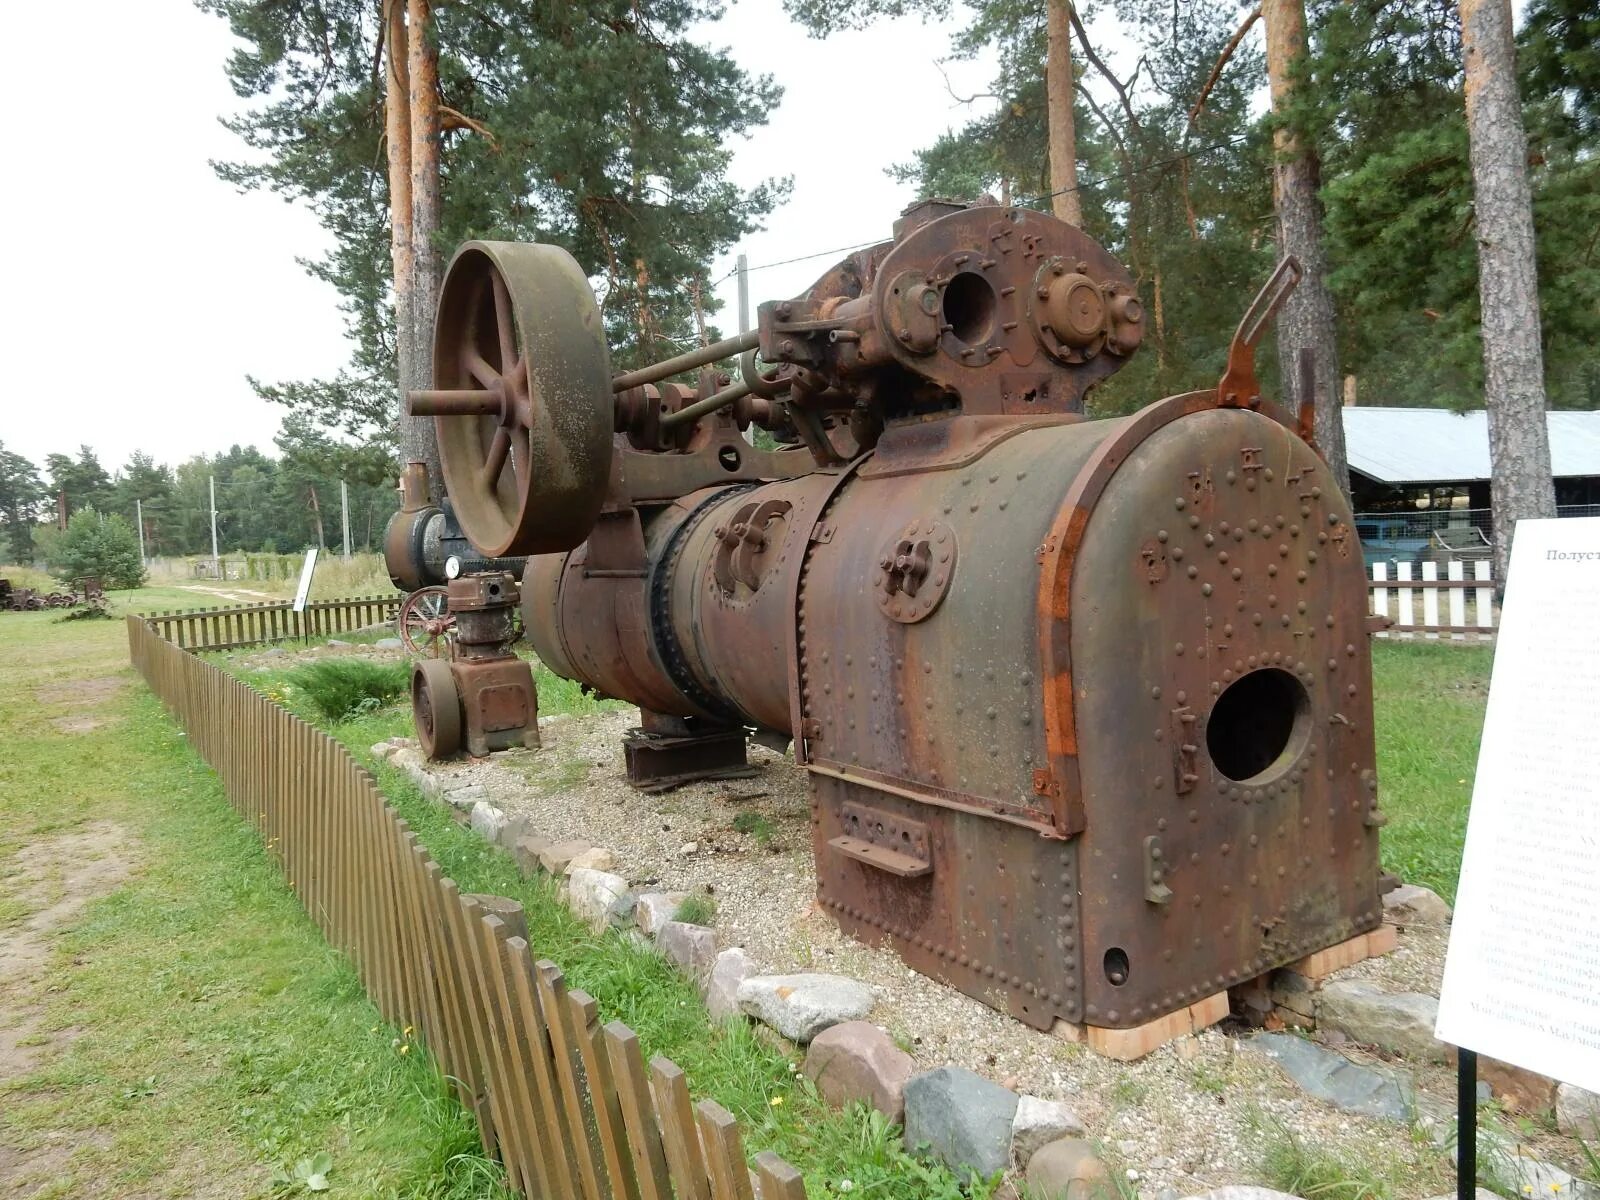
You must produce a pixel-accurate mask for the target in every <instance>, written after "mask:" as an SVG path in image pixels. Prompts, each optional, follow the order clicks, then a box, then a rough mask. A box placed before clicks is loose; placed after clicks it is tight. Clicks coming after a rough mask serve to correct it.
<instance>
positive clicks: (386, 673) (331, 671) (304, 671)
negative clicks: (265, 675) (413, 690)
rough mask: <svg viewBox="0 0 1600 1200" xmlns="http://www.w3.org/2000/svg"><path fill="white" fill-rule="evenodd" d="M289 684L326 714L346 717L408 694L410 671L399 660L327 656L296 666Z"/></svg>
mask: <svg viewBox="0 0 1600 1200" xmlns="http://www.w3.org/2000/svg"><path fill="white" fill-rule="evenodd" d="M286 682H287V685H288V686H290V687H294V688H298V689H299V690H300V691H301V692H303V693H304V694H305V697H306V699H307V700H308V701H309V702H310V703H311V705H312V706H313V707H314V708H315V709H316V710H317V712H318V713H320V714H321V715H322V716H323V717H325V718H327V719H328V720H332V721H346V720H349V719H350V718H351V717H356V716H360V715H361V714H362V713H365V712H375V711H377V710H378V709H380V708H382V707H383V706H384V705H385V704H387V703H389V702H390V701H392V700H394V699H395V697H397V696H403V695H407V694H408V692H409V689H410V686H411V671H410V669H409V667H408V666H407V664H405V663H400V662H371V661H369V660H367V659H364V658H325V659H322V660H321V661H319V662H314V663H307V664H306V665H305V666H303V667H296V668H295V669H294V670H292V671H290V672H289V674H288V677H287V681H286Z"/></svg>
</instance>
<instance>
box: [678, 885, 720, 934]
mask: <svg viewBox="0 0 1600 1200" xmlns="http://www.w3.org/2000/svg"><path fill="white" fill-rule="evenodd" d="M672 919H673V920H674V921H682V922H683V923H684V924H685V925H706V926H710V925H715V924H716V923H717V902H716V901H715V900H713V899H712V898H711V897H710V896H708V895H706V894H705V893H704V892H691V893H690V894H689V895H687V896H685V897H684V898H683V900H682V902H681V903H680V904H679V905H678V907H677V910H676V911H675V912H674V913H673V914H672Z"/></svg>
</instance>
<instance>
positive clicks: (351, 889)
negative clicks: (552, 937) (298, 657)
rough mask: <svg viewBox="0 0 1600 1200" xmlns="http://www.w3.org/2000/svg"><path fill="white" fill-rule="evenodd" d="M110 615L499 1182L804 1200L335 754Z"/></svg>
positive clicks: (304, 727)
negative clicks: (470, 889) (432, 1074)
mask: <svg viewBox="0 0 1600 1200" xmlns="http://www.w3.org/2000/svg"><path fill="white" fill-rule="evenodd" d="M159 620H160V618H142V617H137V616H130V617H129V618H128V645H129V654H130V657H131V658H132V660H133V664H134V666H135V667H136V668H137V669H138V671H139V672H140V674H142V675H143V676H144V678H145V680H146V681H147V682H148V683H149V685H150V688H151V690H152V691H154V692H155V694H156V695H157V696H158V697H159V698H160V699H161V701H162V702H163V703H164V704H165V705H166V706H167V708H168V709H170V710H171V712H172V714H173V715H174V717H175V718H176V719H177V720H178V721H179V723H180V724H182V726H183V727H184V729H185V730H186V731H187V734H188V738H189V742H190V744H191V745H192V746H193V747H194V748H195V750H196V751H197V752H198V753H199V754H200V756H201V757H202V758H204V759H205V760H206V762H208V763H209V764H211V766H212V767H213V768H214V769H215V770H216V772H217V774H218V775H219V776H220V777H221V779H222V783H223V786H224V788H225V789H226V791H227V795H228V799H229V800H230V802H231V803H232V804H233V806H234V807H235V808H236V809H237V810H238V811H239V813H240V814H241V815H242V816H243V817H244V818H245V819H246V820H247V821H249V822H250V823H251V824H252V825H253V826H254V827H255V828H256V830H257V831H258V832H259V833H260V835H261V837H262V839H263V840H264V842H265V844H266V846H267V850H268V852H269V853H270V854H271V855H272V856H273V857H274V858H275V859H276V860H277V862H278V864H279V866H280V867H281V868H282V870H283V872H284V875H285V877H286V878H287V879H288V882H289V886H290V887H291V888H292V889H293V890H294V892H295V894H296V895H297V896H299V898H300V901H301V903H302V904H303V905H304V906H305V910H306V912H307V913H309V914H310V916H311V918H312V919H313V920H314V921H316V923H317V925H318V926H319V927H320V928H321V929H322V931H323V933H324V934H325V935H326V937H327V938H328V940H329V942H331V943H332V944H333V945H334V946H336V947H337V948H338V949H339V950H341V951H343V952H344V953H345V954H346V955H348V956H349V958H350V960H351V961H352V962H353V963H354V965H355V968H356V970H357V971H358V972H359V974H360V976H361V980H362V983H363V984H364V985H365V987H366V990H367V994H368V995H369V996H371V997H372V999H373V1002H374V1003H375V1004H376V1005H377V1006H378V1008H379V1010H380V1011H381V1012H382V1013H383V1016H384V1018H385V1019H386V1020H387V1021H388V1022H389V1023H390V1024H392V1025H394V1026H396V1027H409V1028H411V1029H413V1030H415V1031H416V1033H417V1034H418V1035H420V1037H421V1039H422V1042H423V1044H424V1045H425V1047H426V1049H427V1050H428V1052H429V1053H430V1054H431V1055H432V1056H433V1058H434V1060H435V1062H436V1063H437V1064H438V1066H439V1069H440V1070H441V1071H442V1072H443V1073H444V1074H445V1075H446V1076H447V1077H448V1078H450V1079H451V1080H452V1081H453V1084H454V1086H455V1088H456V1089H457V1092H458V1094H459V1096H460V1098H461V1101H462V1103H463V1104H464V1105H466V1106H467V1107H468V1108H469V1109H470V1110H471V1111H472V1113H473V1114H474V1116H475V1117H476V1118H477V1123H478V1129H479V1131H480V1133H481V1135H482V1139H483V1146H484V1149H485V1151H486V1152H487V1153H489V1154H491V1155H493V1156H495V1157H497V1158H498V1159H499V1160H500V1162H501V1163H502V1164H503V1165H504V1167H505V1171H506V1176H507V1179H508V1181H509V1182H510V1184H511V1186H512V1187H513V1188H515V1189H516V1190H518V1191H519V1192H521V1194H522V1195H524V1196H527V1197H530V1198H532V1197H551V1198H553V1200H567V1198H568V1197H571V1198H574V1200H667V1198H668V1197H673V1196H676V1197H679V1198H680V1200H804V1197H805V1194H806V1190H805V1183H804V1181H803V1179H802V1178H801V1176H800V1173H799V1172H798V1171H796V1170H795V1169H794V1168H793V1167H792V1166H790V1165H789V1164H788V1163H786V1162H784V1161H783V1159H781V1158H779V1157H778V1156H777V1155H775V1154H772V1153H763V1154H759V1155H757V1156H756V1158H755V1169H754V1170H753V1171H752V1170H751V1169H750V1168H749V1167H748V1166H747V1165H746V1161H745V1153H744V1147H743V1142H742V1138H741V1136H740V1132H739V1125H738V1122H737V1121H736V1120H735V1118H734V1117H733V1116H732V1114H730V1113H729V1112H728V1111H727V1110H726V1109H724V1108H723V1107H722V1106H720V1105H718V1104H717V1103H716V1102H715V1101H712V1100H702V1101H700V1103H699V1104H692V1103H691V1101H690V1096H689V1088H688V1081H687V1080H686V1078H685V1077H684V1074H683V1072H682V1070H680V1069H679V1068H678V1067H677V1066H676V1065H674V1064H673V1063H672V1062H670V1061H669V1060H667V1059H664V1058H660V1057H657V1058H654V1059H652V1060H651V1062H650V1063H649V1065H648V1067H647V1066H646V1064H645V1062H644V1059H643V1054H642V1051H641V1049H640V1046H639V1040H638V1037H637V1036H636V1035H635V1034H634V1032H633V1031H632V1030H631V1029H629V1028H628V1027H627V1026H626V1025H623V1024H621V1023H620V1022H617V1021H612V1022H610V1023H609V1024H606V1025H601V1024H600V1017H599V1013H598V1005H597V1004H596V1002H595V1001H594V999H593V998H592V997H590V996H588V995H587V994H585V993H584V992H582V991H579V990H577V989H571V990H569V989H568V988H567V986H566V983H565V981H564V980H563V978H562V973H561V969H560V968H559V967H558V966H556V964H555V963H553V962H549V961H547V960H544V959H536V958H535V952H534V950H533V948H531V947H530V946H529V945H528V940H527V925H526V922H525V920H524V918H523V914H522V909H521V906H520V905H519V904H517V903H516V902H515V901H513V900H508V899H505V898H503V897H497V896H480V895H470V894H464V893H462V891H461V889H460V888H459V887H458V886H457V885H456V883H455V881H453V880H451V879H449V878H448V877H446V875H445V874H444V872H443V871H442V870H441V869H440V867H439V864H438V863H436V862H435V861H434V860H433V859H432V857H430V855H429V854H428V850H427V848H426V847H425V846H423V845H421V844H420V843H419V842H418V841H417V837H416V835H415V834H414V833H413V832H412V831H411V830H410V828H409V827H408V826H407V823H406V821H405V820H404V819H403V818H402V817H400V816H399V815H397V814H396V813H395V811H394V809H393V808H391V807H390V805H389V803H388V802H387V801H386V800H385V799H384V797H383V794H382V793H381V792H379V790H378V787H377V785H376V783H375V782H374V780H373V778H372V776H371V775H370V774H369V773H368V772H367V771H366V770H364V769H363V768H362V767H361V766H360V765H358V764H357V763H356V761H355V760H354V759H353V758H352V757H351V755H350V753H349V751H347V750H346V749H345V748H344V747H343V746H342V745H340V744H339V743H338V742H336V741H334V740H333V739H332V738H330V737H328V736H327V735H326V734H324V733H322V732H321V731H320V730H318V729H316V728H315V727H314V726H312V725H310V724H308V723H306V722H305V721H302V720H300V719H299V718H298V717H296V716H294V715H293V714H292V713H290V712H288V711H287V710H286V709H284V708H281V707H279V706H278V705H276V704H274V703H272V702H271V701H270V700H268V699H267V698H266V697H265V696H263V695H261V694H260V693H259V692H257V691H255V690H254V689H252V688H250V687H249V686H247V685H246V684H244V683H242V682H240V681H239V680H238V679H235V678H234V677H233V676H231V675H229V674H228V673H227V672H225V671H222V670H220V669H218V668H217V667H215V666H213V665H211V664H210V663H207V662H205V661H204V660H202V659H199V658H196V657H195V656H194V655H192V654H190V653H187V652H186V651H185V650H184V649H182V648H180V647H179V646H177V645H174V644H173V643H172V642H171V641H169V640H168V639H167V638H165V637H163V636H162V634H161V632H160V630H159V629H158V627H157V623H158V621H159Z"/></svg>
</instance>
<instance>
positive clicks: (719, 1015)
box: [663, 922, 756, 1021]
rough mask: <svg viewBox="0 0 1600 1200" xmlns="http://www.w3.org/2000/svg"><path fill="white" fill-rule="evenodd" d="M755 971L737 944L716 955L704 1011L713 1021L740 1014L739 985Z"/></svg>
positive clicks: (707, 981) (707, 984)
mask: <svg viewBox="0 0 1600 1200" xmlns="http://www.w3.org/2000/svg"><path fill="white" fill-rule="evenodd" d="M663 924H664V922H663ZM755 973H756V965H755V963H753V962H751V961H750V956H749V955H748V954H746V953H745V952H744V951H743V950H741V949H739V948H738V947H737V946H735V947H733V948H731V949H728V950H724V951H723V952H722V953H721V954H719V955H717V957H716V959H715V961H714V962H713V963H712V964H711V974H710V975H709V976H708V977H707V979H706V993H705V994H706V1011H707V1012H708V1013H710V1014H711V1019H712V1020H713V1021H726V1020H727V1019H728V1018H729V1017H737V1016H738V1015H739V1014H740V1012H741V1011H742V1010H741V1009H740V1008H739V985H740V984H741V983H743V982H744V981H745V980H746V979H749V978H750V976H752V975H754V974H755Z"/></svg>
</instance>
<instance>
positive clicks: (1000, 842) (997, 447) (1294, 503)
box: [524, 393, 1382, 1028]
mask: <svg viewBox="0 0 1600 1200" xmlns="http://www.w3.org/2000/svg"><path fill="white" fill-rule="evenodd" d="M630 511H631V512H632V519H633V520H635V521H637V523H638V524H637V528H636V529H635V528H633V527H632V526H629V525H626V523H625V521H624V520H623V519H622V518H620V517H618V519H617V525H616V528H614V529H612V530H611V531H609V532H608V533H607V534H606V536H605V538H603V539H601V542H599V543H597V542H596V539H595V538H594V537H591V540H590V542H589V543H588V544H586V546H585V547H580V548H579V549H578V550H576V551H573V552H572V553H570V554H567V555H562V556H547V557H543V558H536V559H533V560H531V561H530V563H529V567H528V575H527V582H526V586H525V589H524V590H525V594H526V596H527V602H526V606H525V625H526V628H527V631H528V634H529V636H530V638H531V639H532V641H533V643H534V646H535V649H536V650H537V651H538V653H539V654H540V656H541V658H543V660H544V661H545V662H546V663H547V664H549V665H550V666H551V668H552V669H553V670H556V671H558V672H559V673H561V674H564V675H568V676H569V677H572V678H576V679H579V680H581V681H582V682H585V683H587V684H589V685H590V686H592V687H594V688H596V689H597V690H599V691H601V692H603V693H605V694H608V695H612V696H617V697H620V698H622V699H626V700H631V701H633V702H635V703H638V704H640V705H641V706H642V707H644V708H646V709H648V710H651V711H653V712H657V713H661V714H666V715H671V716H678V717H685V718H694V719H696V720H698V721H701V722H705V723H707V724H712V725H723V726H727V725H745V726H756V727H761V728H765V729H771V730H777V731H780V732H783V733H789V734H791V735H792V736H793V737H794V739H795V756H796V759H797V760H798V762H799V763H800V764H801V765H802V766H803V767H804V768H805V769H806V771H807V773H808V776H809V789H810V795H811V802H812V811H813V817H814V822H813V838H814V845H813V849H814V851H815V853H816V861H817V881H818V892H819V898H820V902H821V903H822V904H823V906H824V907H826V908H827V909H829V910H830V912H831V913H832V915H833V916H834V917H835V918H836V919H837V920H838V921H839V923H840V925H841V926H842V927H843V928H844V929H845V930H846V931H847V932H849V933H852V934H854V935H856V936H858V937H861V938H863V939H864V940H867V941H869V942H881V943H885V944H889V945H892V946H894V947H895V948H896V949H897V950H898V951H899V953H900V954H901V955H902V956H903V957H904V958H905V959H906V961H907V962H909V963H910V964H911V965H912V966H914V967H916V968H917V969H918V970H920V971H923V972H924V973H927V974H931V975H934V976H936V977H939V978H942V979H945V980H947V981H949V982H950V983H952V984H953V985H954V986H956V987H959V988H960V989H961V990H963V991H966V992H968V993H969V994H972V995H974V996H977V997H979V998H981V999H983V1000H985V1001H986V1002H987V1003H990V1004H992V1005H994V1006H995V1007H997V1008H1001V1009H1003V1010H1005V1011H1008V1012H1011V1013H1012V1014H1013V1015H1015V1016H1017V1017H1019V1018H1020V1019H1022V1020H1024V1021H1026V1022H1028V1023H1030V1024H1033V1025H1036V1026H1040V1027H1048V1026H1049V1025H1050V1024H1051V1023H1052V1022H1054V1021H1055V1020H1057V1019H1063V1020H1067V1021H1071V1022H1082V1023H1088V1024H1092V1025H1099V1026H1105V1027H1114V1028H1120V1027H1130V1026H1134V1025H1138V1024H1141V1023H1143V1022H1146V1021H1150V1020H1153V1019H1155V1018H1157V1017H1159V1016H1162V1015H1164V1014H1165V1013H1169V1012H1172V1011H1175V1010H1177V1009H1181V1008H1183V1007H1185V1006H1186V1005H1189V1004H1193V1003H1195V1002H1197V1001H1200V1000H1203V999H1207V998H1209V997H1211V996H1213V995H1215V994H1216V993H1218V992H1221V991H1222V990H1224V989H1225V988H1226V987H1228V986H1230V985H1231V984H1234V983H1237V982H1241V981H1243V980H1247V979H1251V978H1254V977H1256V976H1258V975H1260V974H1262V973H1264V972H1265V971H1267V970H1269V969H1271V968H1272V967H1275V966H1278V965H1281V964H1283V963H1286V962H1289V961H1292V960H1294V959H1296V958H1299V957H1301V956H1303V955H1305V954H1309V953H1311V952H1312V951H1314V950H1317V949H1320V948H1322V947H1324V946H1327V945H1331V944H1333V943H1335V942H1338V941H1341V940H1344V939H1346V938H1348V937H1351V936H1354V935H1355V934H1357V933H1359V932H1362V931H1364V930H1366V929H1369V928H1372V927H1373V926H1375V925H1376V924H1377V923H1378V921H1379V918H1380V907H1379V904H1378V894H1377V827H1378V825H1379V824H1381V820H1382V818H1381V814H1380V813H1379V812H1378V809H1377V800H1376V778H1375V774H1374V749H1373V739H1372V699H1371V669H1370V661H1369V655H1368V649H1367V633H1366V611H1367V610H1366V591H1365V584H1364V574H1363V570H1362V559H1361V553H1360V547H1359V544H1358V543H1357V541H1356V539H1355V536H1354V533H1353V530H1352V528H1351V526H1350V519H1349V512H1348V508H1347V505H1346V504H1345V502H1344V499H1343V497H1342V495H1341V493H1340V491H1339V489H1338V487H1337V485H1336V484H1335V483H1334V481H1333V478H1332V476H1331V474H1330V472H1329V471H1328V469H1327V467H1326V465H1325V464H1324V463H1323V462H1322V460H1321V459H1320V458H1319V457H1318V456H1317V454H1316V453H1315V451H1314V450H1313V449H1312V448H1311V447H1310V446H1309V445H1307V444H1306V443H1305V442H1303V441H1301V440H1300V439H1299V437H1298V436H1296V434H1295V432H1294V431H1293V429H1292V428H1290V426H1289V425H1288V424H1287V423H1286V422H1285V421H1284V420H1281V419H1279V418H1278V417H1277V416H1275V415H1271V414H1268V413H1263V412H1254V411H1249V410H1241V409H1224V408H1218V407H1217V404H1216V397H1215V394H1214V393H1197V394H1194V395H1190V396H1181V397H1175V398H1173V399H1171V400H1167V401H1163V402H1161V403H1160V404H1157V405H1153V406H1151V407H1150V408H1148V409H1145V410H1143V411H1142V412H1140V413H1137V414H1135V415H1134V416H1131V417H1126V418H1119V419H1115V420H1106V421H1086V420H1074V419H1071V418H1053V419H1049V420H1043V421H1028V420H1021V421H1018V420H1007V421H1003V422H993V421H990V422H985V421H982V420H974V419H971V418H957V419H954V420H951V421H946V422H943V423H941V424H936V425H912V426H900V427H895V428H891V429H890V430H889V431H888V432H887V433H885V435H884V437H883V439H882V440H881V441H880V443H879V446H878V449H877V450H876V452H875V453H872V454H869V455H866V456H863V457H862V458H860V459H858V460H857V461H856V462H855V463H853V464H851V465H850V466H848V467H846V468H841V469H839V470H837V471H829V472H817V473H815V474H812V475H808V476H805V477H802V478H799V479H793V480H787V481H781V482H774V483H768V484H763V485H758V486H747V485H737V486H732V487H724V488H713V489H706V490H704V491H701V492H696V493H694V494H692V495H689V496H685V497H684V498H683V499H681V500H680V501H678V502H677V503H675V504H673V505H669V506H665V507H660V508H656V509H653V510H650V511H637V510H630ZM630 547H631V550H630ZM630 572H631V573H630Z"/></svg>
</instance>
